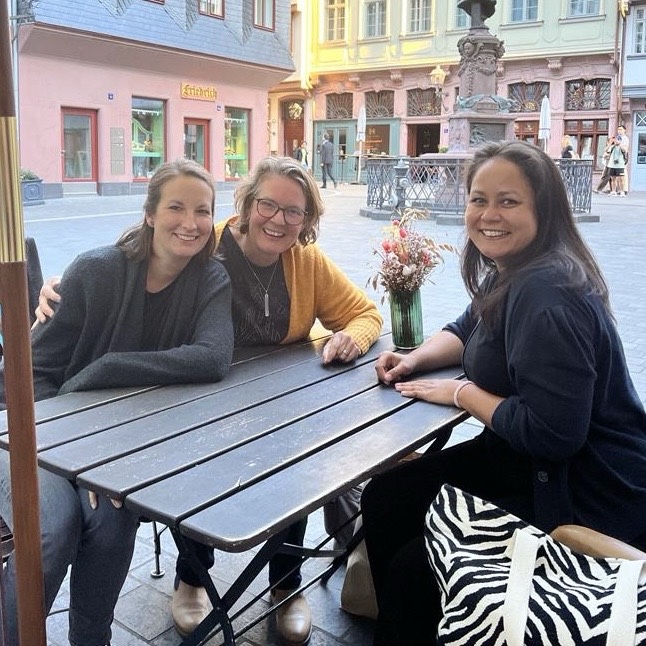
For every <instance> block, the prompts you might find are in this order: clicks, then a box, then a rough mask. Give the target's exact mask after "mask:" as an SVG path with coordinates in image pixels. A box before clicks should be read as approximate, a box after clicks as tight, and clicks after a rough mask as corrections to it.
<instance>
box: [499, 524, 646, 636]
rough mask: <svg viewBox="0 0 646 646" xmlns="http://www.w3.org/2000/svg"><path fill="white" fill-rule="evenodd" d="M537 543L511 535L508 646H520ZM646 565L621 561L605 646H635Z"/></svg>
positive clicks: (505, 621)
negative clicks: (638, 597) (640, 586)
mask: <svg viewBox="0 0 646 646" xmlns="http://www.w3.org/2000/svg"><path fill="white" fill-rule="evenodd" d="M539 545H540V540H539V539H538V537H536V536H534V534H531V533H530V532H528V531H525V530H522V529H517V530H515V531H514V536H513V538H512V544H511V545H510V549H511V565H510V569H509V579H508V581H507V589H506V591H505V600H504V602H503V608H502V620H503V630H504V637H505V641H506V643H507V645H508V646H523V645H524V643H525V628H526V626H527V614H528V612H529V597H530V594H531V591H532V580H533V577H534V568H535V564H536V555H537V553H538V548H539ZM642 572H644V574H645V575H646V561H628V560H626V559H623V560H622V562H621V565H620V566H619V570H618V572H617V579H616V581H615V589H614V591H613V594H612V606H611V609H610V620H609V622H608V635H607V637H606V646H627V645H628V644H631V645H632V644H634V643H635V635H636V633H637V596H638V592H639V581H640V578H641V576H642Z"/></svg>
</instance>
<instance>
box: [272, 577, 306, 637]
mask: <svg viewBox="0 0 646 646" xmlns="http://www.w3.org/2000/svg"><path fill="white" fill-rule="evenodd" d="M292 592H293V590H272V591H271V602H272V604H278V603H280V602H281V601H282V600H283V599H285V598H287V597H288V596H289V595H290V594H291V593H292ZM276 628H277V630H278V633H279V634H280V636H281V637H282V638H283V640H284V641H285V643H287V644H290V646H301V645H302V644H307V643H308V642H309V640H310V637H311V635H312V615H311V613H310V607H309V605H308V603H307V599H306V598H305V595H304V594H303V593H302V592H301V593H299V594H297V595H296V596H295V597H294V598H293V599H290V600H289V601H288V602H287V603H286V604H285V605H283V606H281V607H280V608H278V609H277V610H276Z"/></svg>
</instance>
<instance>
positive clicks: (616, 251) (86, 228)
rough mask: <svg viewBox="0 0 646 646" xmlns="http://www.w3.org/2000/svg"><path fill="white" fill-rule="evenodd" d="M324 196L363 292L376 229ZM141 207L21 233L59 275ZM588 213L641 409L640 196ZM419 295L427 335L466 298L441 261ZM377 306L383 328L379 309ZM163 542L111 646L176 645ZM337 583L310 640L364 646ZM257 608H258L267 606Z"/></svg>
mask: <svg viewBox="0 0 646 646" xmlns="http://www.w3.org/2000/svg"><path fill="white" fill-rule="evenodd" d="M323 194H324V198H325V203H326V206H327V213H326V215H325V216H324V218H323V221H322V224H321V235H320V244H321V246H322V247H323V248H324V249H325V250H326V251H327V252H328V254H329V255H330V256H331V257H332V258H333V259H334V260H335V261H336V262H337V263H338V264H339V265H340V266H341V267H342V268H343V269H344V270H345V271H346V272H347V273H348V275H349V276H350V277H351V278H352V279H353V280H354V281H355V282H356V283H357V284H358V285H359V286H361V287H365V286H366V283H367V281H368V279H369V277H370V276H371V275H372V273H374V270H375V258H374V257H373V256H372V249H373V247H374V246H375V244H377V242H378V240H379V238H380V235H381V232H382V228H383V226H384V225H385V223H384V222H382V221H376V220H370V219H368V218H364V217H361V216H359V215H358V213H359V208H360V207H361V206H362V205H364V204H365V195H366V188H365V186H358V185H347V184H341V185H339V187H338V189H336V190H330V189H327V190H325V191H323ZM231 198H232V194H231V192H230V191H228V190H222V191H220V192H219V194H218V218H221V217H224V216H226V215H227V214H228V213H230V212H231V211H232V200H231ZM142 202H143V197H142V196H140V195H139V196H125V197H96V196H93V197H88V196H76V197H72V198H63V199H60V200H50V201H48V202H47V203H46V204H44V205H41V206H32V207H29V208H26V209H25V220H26V232H27V234H28V235H34V236H35V237H36V238H37V242H38V245H39V249H40V254H41V260H42V263H43V267H44V271H45V274H46V275H50V274H53V273H60V271H62V269H63V268H64V266H65V265H66V264H67V263H68V262H69V261H70V260H71V259H72V258H73V257H74V256H75V255H76V253H78V252H80V251H82V250H84V249H87V248H90V247H94V246H97V245H98V244H107V243H109V242H112V241H114V240H115V239H116V237H117V235H118V234H119V232H120V231H121V230H122V229H123V228H124V227H125V226H126V225H128V224H129V223H131V222H132V221H133V219H134V218H135V217H136V216H137V214H139V213H140V211H141V204H142ZM593 213H594V214H597V215H599V216H600V222H595V223H583V224H581V225H579V226H580V230H581V232H582V233H583V235H584V237H585V239H586V240H587V241H588V243H589V244H590V246H591V247H592V249H593V251H594V252H595V254H596V255H597V257H598V259H599V262H600V264H601V267H602V269H603V270H604V272H605V275H606V278H607V281H608V283H609V286H610V291H611V296H612V305H613V308H614V312H615V315H616V318H617V324H618V326H619V330H620V333H621V336H622V339H623V342H624V347H625V351H626V356H627V358H628V364H629V367H630V370H631V373H632V376H633V379H634V382H635V386H636V388H637V391H638V393H639V395H640V396H641V398H642V401H646V298H645V296H646V286H645V285H644V275H645V273H644V255H645V253H646V233H645V227H644V220H645V219H646V193H640V194H638V193H631V194H629V195H628V196H627V197H610V196H604V195H593ZM420 229H423V230H424V231H428V232H429V233H431V234H432V235H433V236H435V237H436V238H437V239H439V240H441V241H446V242H451V243H453V244H459V243H460V242H461V239H462V228H461V227H459V226H444V225H443V226H440V225H437V224H435V223H434V222H433V221H424V222H421V223H420ZM63 232H65V233H64V234H63ZM368 292H369V294H371V295H372V296H374V298H375V300H376V301H377V302H379V299H380V297H381V294H379V293H374V292H372V290H371V289H368ZM422 297H423V307H424V323H425V332H426V333H427V334H429V333H431V332H432V331H433V330H436V329H438V328H439V327H440V326H441V325H442V324H443V323H445V322H447V321H449V320H452V319H453V318H454V317H455V316H457V315H458V314H459V313H460V312H461V311H462V309H463V308H464V306H465V305H466V303H467V300H468V299H467V295H466V292H465V290H464V288H463V286H462V281H461V279H460V276H459V265H458V260H457V257H454V256H448V257H447V258H446V262H445V263H444V266H443V267H442V268H440V269H439V270H438V271H437V272H436V273H435V274H434V275H433V282H432V283H428V284H427V285H425V286H424V287H423V291H422ZM380 307H381V309H382V311H383V313H384V318H385V320H386V321H388V310H387V308H388V303H387V302H386V303H380ZM476 428H477V427H476V426H475V425H474V424H464V425H462V426H461V427H459V429H458V430H457V432H456V433H455V434H454V435H455V438H456V441H457V440H459V439H462V438H465V437H469V436H471V435H472V434H473V433H474V431H475V430H476ZM162 536H163V554H162V566H163V568H164V569H165V570H166V575H165V576H164V577H162V578H159V579H154V578H152V577H151V576H150V571H151V569H152V567H153V547H152V531H151V526H150V524H144V525H142V527H141V530H140V532H139V535H138V539H137V547H136V551H135V556H134V559H133V563H132V568H131V571H130V574H129V576H128V579H127V581H126V584H125V586H124V588H123V591H122V594H121V598H120V600H119V603H118V605H117V609H116V620H115V624H114V636H113V640H112V644H113V646H141V645H144V644H148V645H154V646H173V645H175V644H179V643H180V641H181V640H180V639H179V637H178V636H177V634H176V633H175V631H174V630H173V628H172V622H171V617H170V610H169V603H170V595H171V591H172V584H173V574H174V561H175V555H176V550H175V547H174V545H173V542H172V539H171V537H170V536H169V533H168V532H164V534H163V535H162ZM323 536H324V529H323V522H322V515H321V514H320V513H317V514H313V515H312V516H311V517H310V522H309V525H308V532H307V537H306V540H307V542H308V544H311V545H314V544H316V543H317V542H318V541H319V540H320V539H321V538H322V537H323ZM249 558H250V555H249V554H224V553H218V554H217V558H216V566H215V567H214V568H213V575H214V577H215V578H216V582H222V581H230V580H232V579H233V578H234V576H235V574H236V573H237V572H238V571H240V569H241V568H242V567H243V566H244V565H245V564H246V563H247V561H248V560H249ZM320 567H321V564H320V563H315V564H307V565H306V567H305V570H306V571H307V572H313V571H317V570H318V569H319V568H320ZM265 580H266V576H265V575H264V574H263V575H261V576H260V577H259V579H258V580H257V581H256V582H254V584H253V586H252V589H253V590H261V589H262V587H263V586H264V582H265ZM342 582H343V572H338V573H337V574H336V575H335V576H334V577H333V578H332V579H331V581H330V582H329V583H328V585H327V586H322V585H315V586H313V587H312V588H310V589H309V590H308V592H307V596H308V599H309V602H310V605H311V607H312V614H313V619H314V631H313V634H312V640H311V644H312V645H314V646H319V645H322V644H324V645H329V646H334V645H346V646H363V645H367V644H369V643H370V641H371V634H372V625H371V622H369V621H362V620H358V619H356V618H353V617H351V616H349V615H347V614H346V613H344V612H343V611H342V610H340V609H339V595H340V589H341V585H342ZM67 594H68V591H67V583H65V584H64V586H63V588H62V590H61V593H60V595H59V598H58V599H57V601H56V607H57V608H65V607H66V606H67ZM262 605H263V606H266V602H263V603H262ZM254 612H255V611H254V609H252V610H251V611H248V612H247V613H245V616H252V615H253V613H254ZM66 628H67V615H66V613H65V612H61V613H60V614H54V615H52V616H50V618H49V619H48V636H49V642H50V643H51V644H52V646H63V645H64V644H67V640H66ZM210 643H212V644H218V643H220V640H219V639H218V638H217V637H216V638H214V639H212V640H211V642H210ZM278 643H279V641H278V640H277V637H276V633H275V629H274V625H273V621H272V620H271V619H269V620H266V621H264V622H262V623H260V624H258V625H257V626H256V627H254V628H253V629H251V630H250V631H249V632H248V633H246V634H245V635H244V636H243V637H242V638H241V639H240V640H239V644H241V645H245V646H255V645H258V646H259V645H269V646H273V645H274V644H278Z"/></svg>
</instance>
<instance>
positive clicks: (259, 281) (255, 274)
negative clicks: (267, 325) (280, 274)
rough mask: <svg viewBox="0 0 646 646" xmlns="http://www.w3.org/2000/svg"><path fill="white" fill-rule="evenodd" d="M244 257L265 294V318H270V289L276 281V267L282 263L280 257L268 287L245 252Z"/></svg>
mask: <svg viewBox="0 0 646 646" xmlns="http://www.w3.org/2000/svg"><path fill="white" fill-rule="evenodd" d="M242 257H243V258H244V260H245V262H246V263H247V266H248V267H249V269H251V273H252V274H253V276H254V278H255V279H256V280H257V281H258V284H259V285H260V287H261V288H262V290H263V292H265V317H269V288H270V287H271V283H272V281H273V280H274V274H275V273H276V267H278V263H279V262H280V256H278V259H277V260H276V262H275V263H274V268H273V269H272V272H271V276H270V277H269V282H268V283H267V287H265V285H264V284H263V282H262V280H260V278H258V274H257V273H256V272H255V270H254V268H253V267H252V266H251V263H250V262H249V260H248V259H247V256H245V254H244V252H242Z"/></svg>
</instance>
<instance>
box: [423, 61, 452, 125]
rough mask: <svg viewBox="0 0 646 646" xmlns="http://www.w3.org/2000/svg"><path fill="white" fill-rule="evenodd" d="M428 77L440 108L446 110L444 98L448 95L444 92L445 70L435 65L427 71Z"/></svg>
mask: <svg viewBox="0 0 646 646" xmlns="http://www.w3.org/2000/svg"><path fill="white" fill-rule="evenodd" d="M428 75H429V77H430V79H431V87H432V88H433V90H434V92H435V97H436V99H437V102H438V104H441V106H442V108H444V110H445V111H446V110H447V107H446V106H445V105H444V98H445V97H446V96H448V94H447V93H446V92H444V81H445V80H446V77H447V75H448V74H447V72H445V71H444V70H443V69H442V68H441V67H440V65H439V63H438V64H437V65H435V67H434V68H433V69H432V70H431V71H430V72H429V73H428ZM439 107H440V106H439V105H438V113H439Z"/></svg>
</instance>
